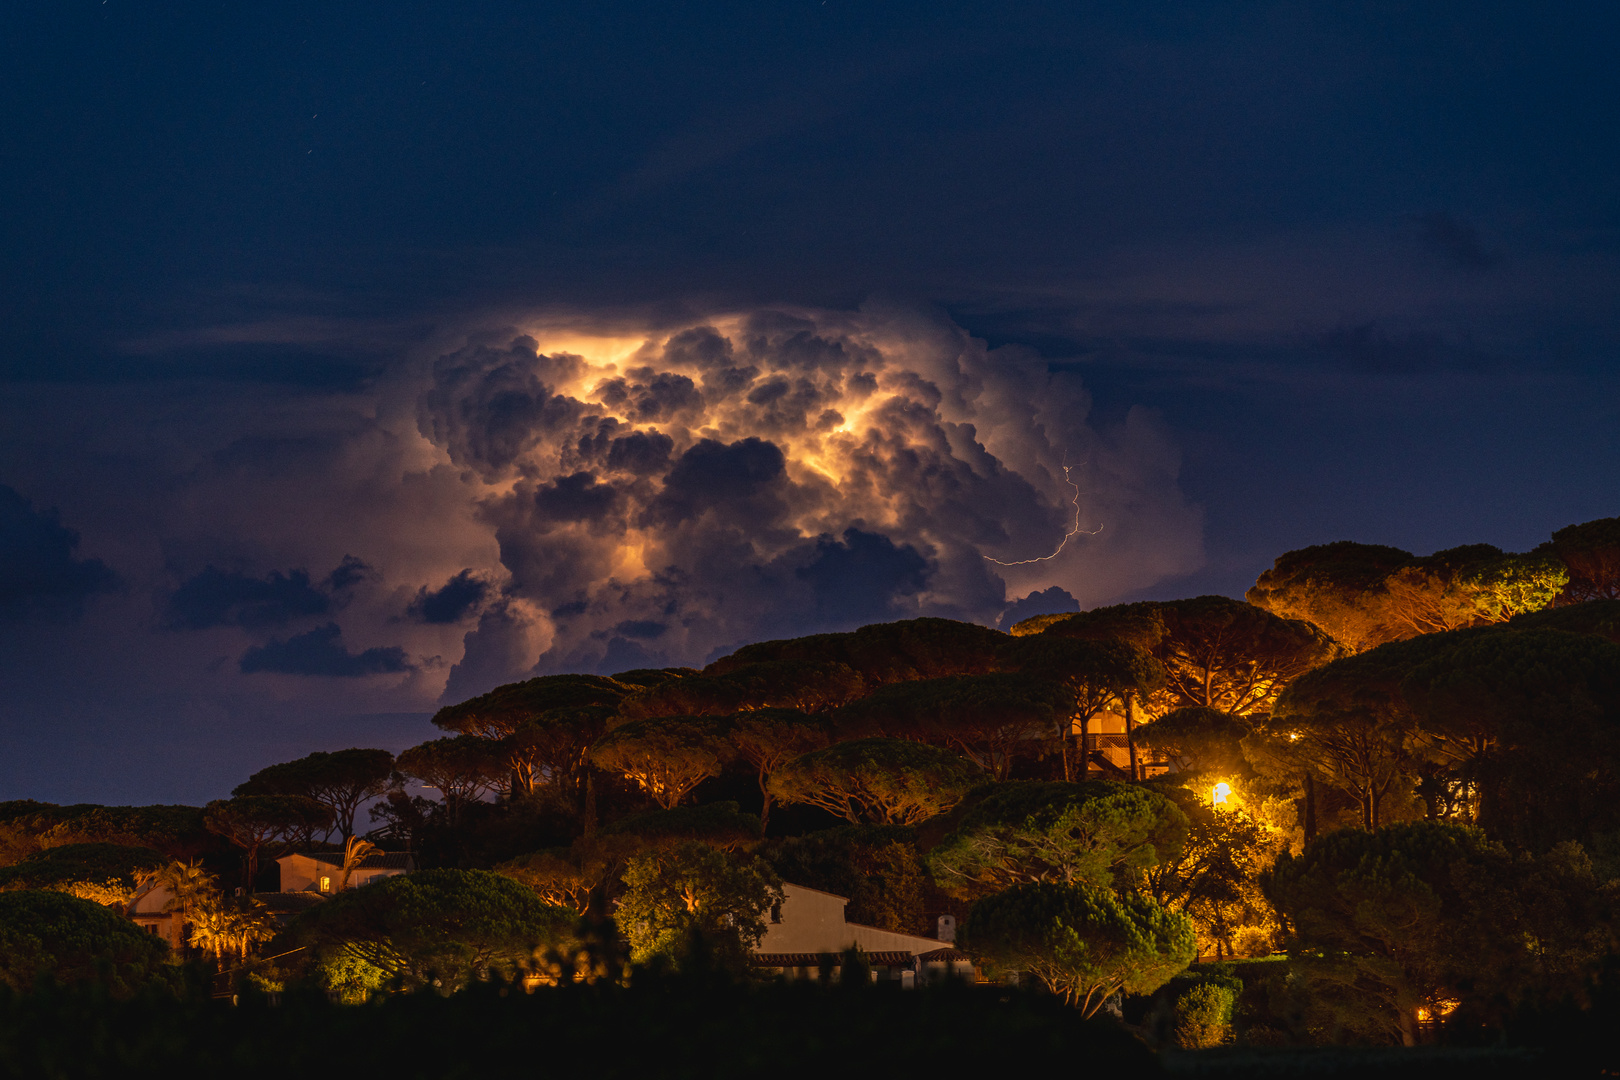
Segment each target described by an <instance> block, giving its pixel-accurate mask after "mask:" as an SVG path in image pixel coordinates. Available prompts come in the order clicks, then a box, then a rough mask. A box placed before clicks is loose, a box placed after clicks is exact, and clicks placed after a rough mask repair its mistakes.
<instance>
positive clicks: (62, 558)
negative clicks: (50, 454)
mask: <svg viewBox="0 0 1620 1080" xmlns="http://www.w3.org/2000/svg"><path fill="white" fill-rule="evenodd" d="M78 547H79V534H78V533H77V532H76V531H74V530H73V529H70V528H68V527H67V526H66V525H63V524H62V522H61V519H60V518H59V517H58V515H57V513H56V511H54V510H36V509H35V508H34V504H33V503H32V502H30V501H29V500H28V499H25V498H24V497H23V496H22V495H21V494H20V493H18V492H17V491H16V490H14V489H12V488H9V487H6V486H5V485H4V484H0V618H5V617H7V616H12V617H17V616H22V615H28V614H36V613H46V614H52V615H72V614H74V613H76V612H77V611H78V610H79V607H80V605H81V604H82V603H83V602H84V600H86V599H87V598H89V597H91V596H94V595H95V594H97V593H103V592H110V591H111V590H113V589H115V588H117V587H118V583H119V579H118V575H117V574H115V573H114V572H113V571H112V569H111V568H110V567H108V566H107V564H106V563H104V562H102V561H101V560H100V559H80V558H76V557H75V554H74V553H75V551H76V550H77V549H78Z"/></svg>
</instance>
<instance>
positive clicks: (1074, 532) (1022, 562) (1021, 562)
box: [983, 465, 1103, 566]
mask: <svg viewBox="0 0 1620 1080" xmlns="http://www.w3.org/2000/svg"><path fill="white" fill-rule="evenodd" d="M1075 467H1076V466H1074V465H1065V466H1063V482H1064V483H1065V484H1068V485H1069V486H1070V487H1072V488H1074V528H1072V529H1070V530H1069V531H1068V532H1066V533H1064V534H1063V539H1062V540H1060V541H1058V546H1057V548H1056V550H1054V551H1053V552H1052V554H1050V555H1042V556H1041V557H1040V558H1038V559H1018V560H1015V561H1014V562H1002V561H1001V560H1000V559H992V558H990V556H988V555H985V556H983V558H984V559H986V560H988V561H989V562H993V563H995V564H996V565H997V566H1028V565H1029V564H1031V563H1038V562H1046V561H1048V560H1050V559H1055V558H1057V557H1058V556H1059V555H1061V554H1062V553H1063V546H1064V545H1065V544H1067V543H1068V542H1069V541H1070V540H1072V539H1074V538H1075V537H1076V536H1082V535H1084V536H1096V535H1097V534H1098V533H1100V532H1102V531H1103V527H1102V526H1101V525H1099V526H1097V527H1096V528H1095V529H1092V530H1091V531H1090V532H1082V530H1081V528H1080V485H1079V484H1077V483H1075V482H1074V481H1073V480H1071V479H1070V478H1069V470H1070V469H1073V468H1075Z"/></svg>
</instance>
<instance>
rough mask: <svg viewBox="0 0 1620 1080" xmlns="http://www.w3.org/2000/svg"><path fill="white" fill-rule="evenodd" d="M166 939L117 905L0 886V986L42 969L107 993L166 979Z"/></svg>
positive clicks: (19, 984) (32, 977)
mask: <svg viewBox="0 0 1620 1080" xmlns="http://www.w3.org/2000/svg"><path fill="white" fill-rule="evenodd" d="M168 959H169V947H168V946H167V945H166V944H164V942H163V941H162V940H160V939H159V938H157V937H155V936H153V935H151V934H148V933H145V932H144V931H142V930H141V929H140V927H138V926H136V925H135V924H134V923H132V922H130V921H129V920H128V919H125V918H123V917H122V916H121V915H119V914H118V913H116V912H113V911H109V910H108V909H107V908H105V907H103V906H102V905H100V904H96V903H92V902H91V901H89V900H80V899H78V898H77V897H74V896H69V895H67V894H66V893H61V892H57V891H55V890H46V889H38V890H23V891H18V892H4V893H0V987H9V988H11V989H12V990H27V989H29V988H31V987H32V986H33V985H34V983H35V982H36V981H37V980H38V979H40V978H41V977H44V978H47V979H54V980H56V981H57V982H60V983H75V984H77V983H84V984H90V985H93V986H96V987H99V988H100V989H102V990H104V991H105V992H107V993H109V994H111V995H112V996H114V997H129V996H131V995H133V994H134V993H136V992H137V991H140V990H144V989H149V988H153V987H158V988H161V987H165V986H167V985H169V984H170V983H171V982H172V980H173V977H174V975H175V974H176V973H175V971H174V969H173V968H172V967H171V966H170V965H169V964H168V963H167V961H168Z"/></svg>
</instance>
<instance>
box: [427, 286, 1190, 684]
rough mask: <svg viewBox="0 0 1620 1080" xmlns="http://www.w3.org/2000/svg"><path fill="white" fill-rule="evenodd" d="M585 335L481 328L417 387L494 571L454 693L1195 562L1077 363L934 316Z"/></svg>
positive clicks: (732, 316)
mask: <svg viewBox="0 0 1620 1080" xmlns="http://www.w3.org/2000/svg"><path fill="white" fill-rule="evenodd" d="M578 330H579V320H578V319H576V320H573V321H572V322H571V324H570V330H569V332H568V334H567V335H564V334H561V333H557V332H553V331H551V330H549V329H548V327H547V326H546V324H545V322H544V320H540V321H539V324H538V325H535V326H532V327H529V328H526V329H525V330H523V331H512V332H510V333H509V335H508V336H507V337H506V338H505V340H501V339H499V338H498V337H497V336H496V335H494V334H492V333H488V332H480V333H479V334H476V335H472V336H470V337H469V339H468V341H467V343H466V344H465V345H464V346H463V347H461V348H459V349H456V350H454V351H452V352H449V353H446V354H444V355H443V356H441V357H440V358H439V359H437V360H436V361H435V362H434V363H433V365H432V376H431V378H432V384H431V385H430V386H429V387H427V388H426V389H424V390H423V392H422V393H421V394H420V396H419V397H418V399H417V421H418V428H419V431H420V432H421V434H422V435H423V436H424V437H425V438H426V439H428V440H429V441H430V442H431V443H432V444H433V445H434V446H435V447H437V448H438V449H439V451H440V452H442V453H443V454H445V455H446V456H447V457H448V459H449V460H450V461H451V462H452V463H454V464H455V465H456V466H458V467H459V468H461V469H462V470H463V472H462V477H463V482H464V483H465V484H466V485H467V488H468V495H469V498H470V499H471V500H472V501H474V502H475V503H476V505H477V506H478V507H479V508H480V509H479V516H480V518H481V519H482V520H483V521H484V522H485V523H486V525H487V527H489V528H490V529H491V530H492V532H493V535H494V537H495V539H496V541H497V543H498V545H499V551H500V555H499V559H500V566H501V569H502V570H503V571H504V572H505V575H506V576H505V580H504V581H502V582H501V583H500V588H501V594H502V596H503V598H504V601H503V602H504V603H505V604H506V605H507V606H504V607H502V608H501V609H500V610H499V611H498V612H495V613H492V614H490V615H487V616H486V617H485V618H484V619H483V620H482V621H481V622H480V624H479V625H478V626H477V627H476V628H475V629H473V630H472V631H470V632H469V633H468V634H467V635H466V638H465V641H464V643H463V644H464V648H463V655H462V657H461V658H460V660H459V661H458V662H457V663H456V665H455V667H454V668H453V670H452V673H451V674H450V676H449V685H448V689H447V692H446V693H447V696H449V697H454V696H457V695H462V694H465V693H468V692H471V691H474V690H477V689H483V688H487V686H488V685H492V684H493V682H494V681H499V680H501V679H510V678H518V677H522V676H524V675H527V674H530V673H533V672H543V671H560V670H599V671H610V670H617V669H618V668H622V667H626V666H640V665H647V664H696V663H702V662H704V661H706V660H707V659H709V658H711V657H713V656H715V655H718V654H720V653H723V652H725V651H727V650H729V649H732V648H735V647H736V646H737V645H739V644H741V643H744V642H746V641H750V640H755V639H758V638H761V637H769V636H780V635H783V634H797V633H806V632H811V631H818V630H839V629H849V628H852V627H855V626H859V625H862V624H864V623H869V622H876V621H882V620H887V619H898V618H907V617H914V616H917V615H925V614H933V615H943V616H947V617H952V618H963V619H973V620H978V621H983V622H988V623H995V622H996V621H997V620H998V619H999V617H1000V616H1001V614H1002V612H1003V611H1004V610H1005V609H1006V608H1007V607H1008V604H1009V603H1010V602H1012V601H1013V600H1015V599H1016V598H1017V597H1020V596H1025V595H1026V594H1029V593H1032V592H1037V591H1039V590H1042V589H1048V590H1050V589H1056V590H1058V592H1059V594H1061V595H1062V596H1064V597H1066V598H1068V600H1067V602H1069V603H1076V602H1077V601H1076V600H1075V598H1077V597H1078V598H1084V599H1085V600H1086V601H1088V602H1099V601H1102V600H1106V599H1109V598H1112V597H1116V596H1119V595H1122V594H1125V593H1127V592H1129V591H1130V590H1132V589H1138V588H1141V587H1143V586H1144V585H1147V584H1151V583H1152V582H1153V581H1156V580H1159V579H1161V578H1163V577H1164V576H1167V575H1170V574H1174V573H1179V572H1185V571H1187V570H1190V569H1193V568H1195V567H1196V566H1197V564H1198V561H1199V559H1200V552H1201V549H1200V518H1199V513H1198V511H1197V510H1196V509H1195V508H1193V507H1191V506H1189V505H1188V504H1187V502H1186V501H1185V499H1184V498H1183V497H1182V495H1181V493H1180V491H1179V490H1178V487H1177V483H1176V470H1177V468H1178V464H1177V462H1178V455H1177V452H1176V451H1175V449H1174V446H1173V444H1172V443H1171V442H1170V440H1169V439H1168V438H1167V437H1166V436H1165V434H1164V433H1163V431H1162V430H1160V429H1159V427H1158V426H1157V423H1156V421H1155V420H1154V419H1153V417H1152V416H1151V415H1149V414H1146V413H1140V412H1132V413H1130V414H1128V415H1127V416H1126V417H1125V418H1124V420H1123V422H1121V423H1116V424H1115V425H1113V426H1112V427H1109V428H1105V429H1102V430H1099V429H1098V428H1097V427H1095V426H1093V425H1092V423H1091V422H1090V416H1089V410H1090V402H1089V398H1088V396H1087V394H1086V392H1085V390H1084V387H1083V386H1082V385H1081V384H1080V382H1079V380H1078V379H1077V378H1076V377H1074V376H1073V375H1065V374H1059V375H1054V374H1052V373H1051V372H1050V371H1049V370H1048V369H1047V366H1046V365H1045V363H1044V362H1043V361H1042V360H1041V359H1040V358H1039V357H1037V356H1035V355H1034V354H1033V353H1031V352H1028V351H1027V350H1019V349H999V350H992V349H989V348H987V347H986V346H985V344H984V343H983V342H981V341H978V340H976V339H974V338H972V337H971V336H969V335H968V334H966V333H964V332H963V331H961V329H960V328H958V327H956V326H955V325H953V324H951V323H950V322H949V321H947V320H945V319H942V318H939V317H935V316H928V315H923V314H918V313H916V312H910V311H883V310H873V311H866V312H830V311H816V310H776V309H763V310H756V311H746V312H740V313H737V312H733V313H726V314H718V315H715V316H712V317H710V318H707V319H702V320H698V321H696V323H695V324H694V325H688V326H684V327H683V326H676V327H673V328H665V329H662V330H658V331H648V332H641V333H634V334H629V335H626V334H625V333H624V331H623V329H622V328H618V329H616V330H614V331H613V332H612V333H611V334H610V333H609V332H607V331H604V332H603V334H602V336H601V337H600V338H599V339H597V340H596V341H595V342H593V341H592V340H591V339H590V338H589V336H585V337H582V336H581V335H580V334H579V332H578ZM553 338H555V339H556V341H557V343H556V344H549V341H550V340H551V339H553ZM421 595H423V596H425V595H427V594H426V593H424V594H421ZM532 650H537V651H532ZM474 672H477V674H476V676H475V675H474Z"/></svg>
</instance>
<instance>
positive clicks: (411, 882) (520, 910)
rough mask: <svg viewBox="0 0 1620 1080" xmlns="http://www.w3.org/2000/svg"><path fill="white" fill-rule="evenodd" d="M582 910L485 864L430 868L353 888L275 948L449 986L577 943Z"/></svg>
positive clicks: (307, 917) (302, 919)
mask: <svg viewBox="0 0 1620 1080" xmlns="http://www.w3.org/2000/svg"><path fill="white" fill-rule="evenodd" d="M575 921H576V920H575V915H574V913H573V912H572V911H569V910H567V909H566V908H561V907H555V906H553V905H550V904H546V903H543V902H542V901H541V900H540V899H539V898H538V897H537V896H535V894H534V892H533V891H531V890H530V889H526V888H524V887H523V886H522V885H519V884H518V883H517V882H515V881H512V880H510V879H508V878H505V877H502V876H501V875H499V874H492V873H488V872H486V871H482V870H420V871H417V872H416V873H413V874H401V875H398V876H395V877H390V878H386V879H384V880H382V881H379V882H376V883H374V884H371V885H367V886H366V887H365V888H363V889H349V890H347V891H345V892H342V893H339V894H338V895H336V896H334V897H332V898H331V899H329V900H325V901H323V902H322V903H320V904H319V905H317V906H315V907H313V908H311V909H310V910H308V911H306V912H304V913H303V914H302V915H299V916H298V917H297V918H296V919H294V920H293V921H292V923H291V924H290V925H289V926H288V927H287V930H286V933H285V934H284V935H283V936H282V937H281V938H279V939H278V940H277V942H276V943H275V945H274V946H273V947H274V948H275V949H277V950H278V951H282V950H290V949H302V950H305V951H306V953H307V954H308V956H307V961H305V960H304V958H300V959H301V961H302V962H310V963H314V964H319V963H323V962H326V961H328V960H330V959H332V958H334V957H339V956H343V955H348V956H354V957H359V958H360V959H362V960H364V961H365V962H366V963H368V964H370V965H371V966H372V967H375V968H377V969H379V970H380V971H382V972H383V973H384V974H385V975H386V977H387V978H388V980H389V981H390V982H392V983H394V984H397V985H398V986H400V987H401V988H402V989H412V988H415V987H420V986H426V985H429V984H430V983H431V984H435V985H438V986H440V987H442V988H443V989H444V990H446V991H449V990H454V989H456V988H458V987H461V986H464V985H466V983H467V982H468V981H469V980H470V979H472V978H474V977H475V976H478V975H481V974H483V973H485V972H497V973H502V974H504V975H506V976H507V977H509V978H510V977H514V976H516V975H517V974H519V973H521V972H522V971H523V970H525V969H526V968H527V967H528V965H530V964H531V963H532V962H533V961H534V959H535V957H536V953H537V952H543V951H544V950H546V949H549V948H555V947H560V946H564V945H566V944H568V943H569V942H571V940H572V938H573V931H574V926H575Z"/></svg>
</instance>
